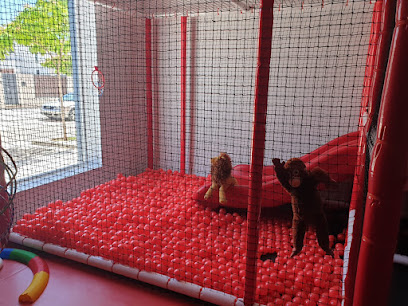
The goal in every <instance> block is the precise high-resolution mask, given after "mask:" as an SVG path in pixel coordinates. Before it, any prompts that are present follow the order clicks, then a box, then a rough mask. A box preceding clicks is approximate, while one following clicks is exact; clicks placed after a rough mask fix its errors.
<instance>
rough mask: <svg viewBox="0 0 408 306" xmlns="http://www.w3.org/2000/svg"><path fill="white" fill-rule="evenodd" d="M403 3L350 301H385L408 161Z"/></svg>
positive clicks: (407, 38)
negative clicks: (352, 297)
mask: <svg viewBox="0 0 408 306" xmlns="http://www.w3.org/2000/svg"><path fill="white" fill-rule="evenodd" d="M407 54H408V2H407V1H406V0H399V1H398V4H397V15H396V26H395V30H394V35H393V40H392V45H391V53H390V58H389V63H388V67H387V73H386V79H385V84H384V90H383V95H382V101H381V107H380V114H379V119H378V129H377V139H376V143H375V146H374V151H373V155H372V161H371V164H370V169H369V181H368V194H367V202H366V209H365V216H364V227H363V235H362V240H361V247H360V254H359V260H358V267H357V275H356V285H355V291H354V300H353V304H354V305H387V304H388V297H389V289H390V284H391V275H392V270H393V269H392V265H393V256H394V252H395V248H396V244H397V236H398V230H399V222H400V212H401V204H402V198H403V187H404V184H405V180H406V169H407V165H408V142H407V141H404V138H405V137H406V135H407V134H408V120H406V118H405V117H406V114H407V113H408V103H406V102H407V101H408V88H407V85H406V74H407V71H408V58H407V56H406V55H407Z"/></svg>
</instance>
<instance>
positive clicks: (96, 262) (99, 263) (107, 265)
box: [88, 256, 113, 272]
mask: <svg viewBox="0 0 408 306" xmlns="http://www.w3.org/2000/svg"><path fill="white" fill-rule="evenodd" d="M88 265H90V266H93V267H96V268H99V269H102V270H106V271H109V272H112V267H113V261H112V260H108V259H105V258H102V257H99V256H90V257H89V258H88Z"/></svg>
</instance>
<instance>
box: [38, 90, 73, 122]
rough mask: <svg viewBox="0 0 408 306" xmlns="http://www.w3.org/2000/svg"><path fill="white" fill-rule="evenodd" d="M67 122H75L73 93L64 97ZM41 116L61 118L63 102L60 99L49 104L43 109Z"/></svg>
mask: <svg viewBox="0 0 408 306" xmlns="http://www.w3.org/2000/svg"><path fill="white" fill-rule="evenodd" d="M62 100H63V105H64V114H65V120H68V121H72V120H75V96H74V94H73V93H67V94H65V95H64V96H63V98H62ZM41 114H43V115H45V116H47V117H48V118H56V119H59V118H61V102H60V101H59V99H56V100H55V101H51V102H47V103H45V104H43V106H42V107H41Z"/></svg>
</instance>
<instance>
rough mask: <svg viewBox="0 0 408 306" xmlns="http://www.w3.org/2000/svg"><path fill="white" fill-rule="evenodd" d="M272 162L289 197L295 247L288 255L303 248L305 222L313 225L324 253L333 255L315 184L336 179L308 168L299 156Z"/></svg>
mask: <svg viewBox="0 0 408 306" xmlns="http://www.w3.org/2000/svg"><path fill="white" fill-rule="evenodd" d="M272 162H273V164H274V165H275V172H276V176H277V177H278V180H279V182H280V183H281V184H282V186H283V188H285V189H286V191H287V192H288V193H289V194H290V195H291V197H292V211H293V220H292V231H293V245H294V248H293V251H292V254H291V257H293V256H295V255H297V254H299V253H300V251H301V250H302V248H303V239H304V236H305V232H306V227H307V226H308V225H312V226H314V227H315V228H316V236H317V240H318V242H319V245H320V247H321V248H322V249H323V250H324V251H325V252H326V254H328V255H331V256H333V251H332V250H331V249H330V247H329V230H328V224H327V219H326V216H325V214H324V212H323V203H322V199H321V197H320V193H319V191H318V190H317V185H318V184H319V183H325V184H328V185H331V184H336V182H335V181H334V180H332V179H331V178H330V176H329V174H328V173H327V172H326V171H324V170H322V169H321V168H319V167H315V168H313V169H312V170H311V171H307V170H306V165H305V164H304V163H303V161H302V160H300V159H298V158H292V159H289V160H288V161H287V162H286V163H285V162H281V161H280V160H279V158H274V159H273V160H272Z"/></svg>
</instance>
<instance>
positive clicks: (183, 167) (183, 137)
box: [180, 16, 187, 173]
mask: <svg viewBox="0 0 408 306" xmlns="http://www.w3.org/2000/svg"><path fill="white" fill-rule="evenodd" d="M186 62H187V16H182V17H181V118H180V119H181V123H180V125H181V127H180V133H181V134H180V172H181V173H184V172H185V171H186V68H187V67H186V66H187V64H186Z"/></svg>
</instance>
